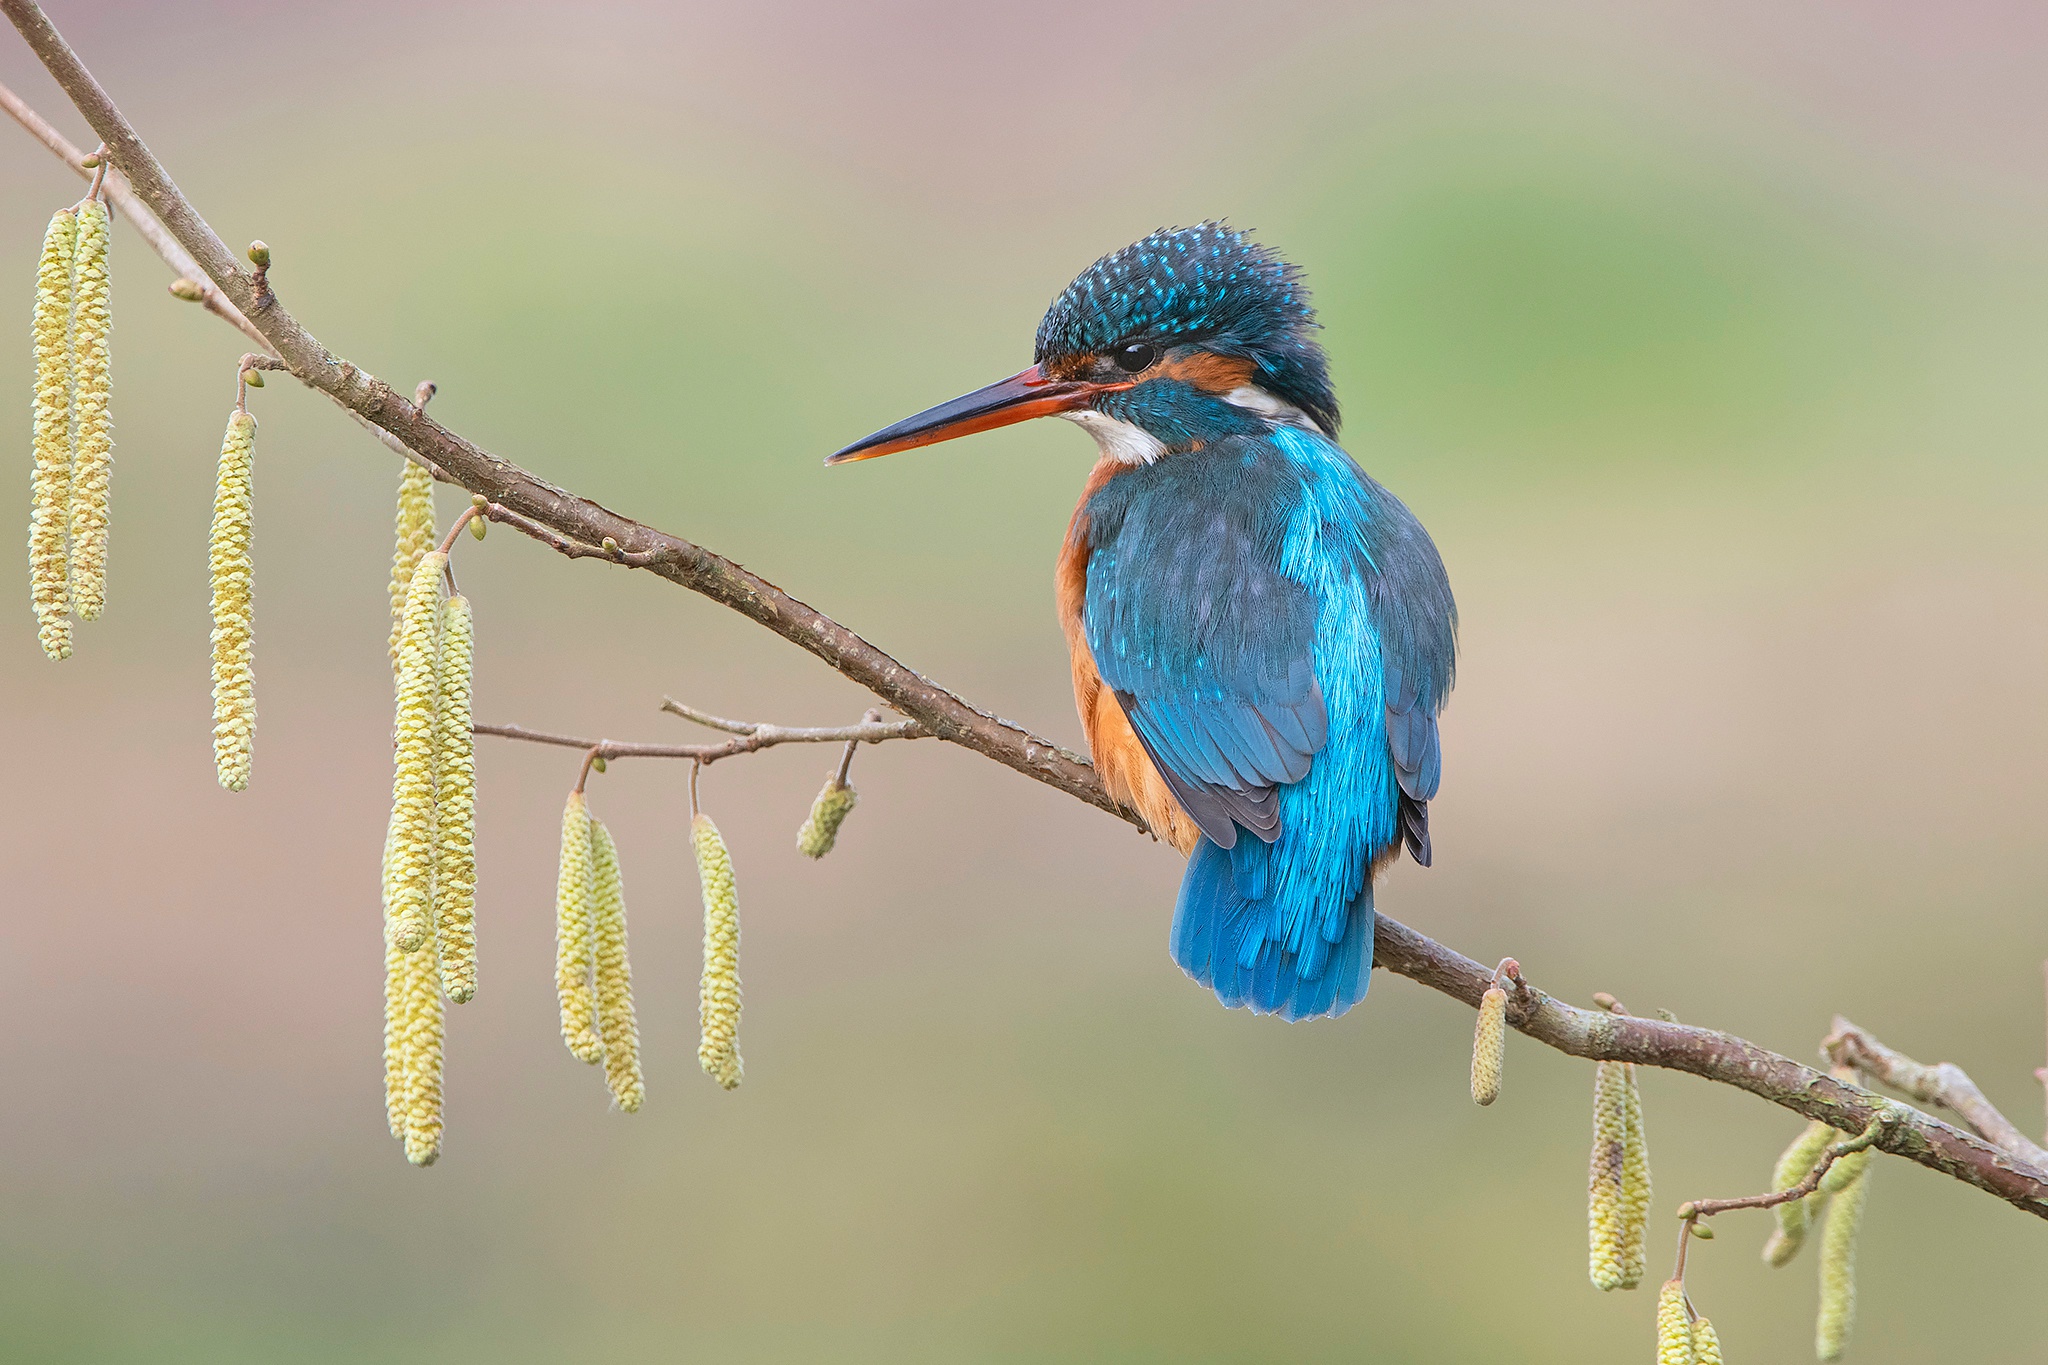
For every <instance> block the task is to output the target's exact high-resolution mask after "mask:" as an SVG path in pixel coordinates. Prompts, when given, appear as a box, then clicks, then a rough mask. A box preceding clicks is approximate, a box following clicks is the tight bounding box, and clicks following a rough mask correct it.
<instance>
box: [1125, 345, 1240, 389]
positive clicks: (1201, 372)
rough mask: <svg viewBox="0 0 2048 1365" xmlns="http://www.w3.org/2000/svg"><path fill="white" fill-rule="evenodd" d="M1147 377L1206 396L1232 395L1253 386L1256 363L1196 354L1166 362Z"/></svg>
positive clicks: (1205, 352) (1200, 353)
mask: <svg viewBox="0 0 2048 1365" xmlns="http://www.w3.org/2000/svg"><path fill="white" fill-rule="evenodd" d="M1145 377H1146V378H1147V379H1151V378H1155V377H1156V378H1159V379H1178V380H1180V381H1181V382H1182V383H1183V384H1186V385H1188V386H1189V387H1190V388H1196V389H1201V390H1202V391H1203V392H1205V393H1229V392H1230V391H1231V390H1232V389H1238V388H1243V387H1244V386H1245V385H1247V384H1249V383H1251V382H1252V362H1251V361H1249V360H1246V359H1245V358H1243V357H1242V356H1234V355H1212V354H1210V353H1209V352H1207V351H1195V352H1193V353H1192V354H1189V355H1184V356H1176V357H1173V358H1171V359H1168V360H1166V361H1164V362H1162V363H1161V364H1159V365H1158V366H1157V367H1155V368H1154V369H1153V370H1152V371H1151V373H1149V374H1147V375H1146V376H1145Z"/></svg>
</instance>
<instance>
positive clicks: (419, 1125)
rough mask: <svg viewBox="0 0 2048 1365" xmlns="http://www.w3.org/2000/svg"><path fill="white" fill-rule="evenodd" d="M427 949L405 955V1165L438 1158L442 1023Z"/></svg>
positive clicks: (431, 958) (429, 946)
mask: <svg viewBox="0 0 2048 1365" xmlns="http://www.w3.org/2000/svg"><path fill="white" fill-rule="evenodd" d="M434 959H435V953H434V948H433V944H432V943H431V942H429V943H428V944H427V945H426V946H425V947H423V948H421V949H420V950H419V951H417V952H411V953H406V954H405V1064H406V1075H405V1111H406V1112H405V1159H406V1160H407V1161H410V1162H411V1163H412V1164H413V1165H415V1166H431V1165H432V1164H433V1163H434V1158H435V1157H438V1156H439V1155H440V1154H441V1064H442V1043H443V1040H444V1038H445V1037H446V1027H445V1025H446V1020H445V1017H444V1013H443V1006H442V1003H441V981H440V974H439V972H438V971H437V970H436V968H435V961H434Z"/></svg>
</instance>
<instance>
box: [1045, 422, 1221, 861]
mask: <svg viewBox="0 0 2048 1365" xmlns="http://www.w3.org/2000/svg"><path fill="white" fill-rule="evenodd" d="M1124 468H1125V466H1124V465H1122V464H1120V463H1118V462H1117V461H1115V460H1112V459H1110V458H1109V457H1108V456H1104V457H1103V458H1102V459H1100V460H1098V461H1097V462H1096V464H1095V468H1094V470H1093V471H1092V472H1091V473H1090V474H1089V475H1088V485H1087V487H1086V488H1084V489H1083V490H1082V492H1081V502H1080V505H1079V506H1077V507H1075V508H1074V519H1073V521H1072V522H1070V523H1069V524H1068V526H1067V543H1066V545H1065V546H1064V547H1063V548H1062V549H1061V550H1060V559H1059V567H1058V570H1057V574H1056V585H1055V586H1056V588H1057V592H1058V600H1059V612H1060V626H1061V628H1062V629H1063V630H1065V632H1066V635H1067V654H1068V657H1069V659H1070V660H1071V662H1072V664H1073V668H1074V706H1075V708H1076V709H1077V710H1079V711H1080V713H1081V728H1082V729H1083V730H1084V731H1086V732H1087V735H1088V752H1089V755H1090V756H1091V757H1092V758H1093V759H1094V760H1095V770H1096V771H1097V772H1099V773H1101V774H1102V785H1103V786H1104V788H1106V789H1107V790H1108V792H1109V795H1110V799H1111V800H1113V801H1115V802H1117V803H1118V804H1119V805H1122V806H1126V807H1129V808H1130V809H1132V810H1135V811H1136V812H1138V814H1139V815H1140V816H1141V817H1142V818H1143V819H1144V821H1145V824H1146V826H1147V827H1148V828H1149V829H1150V830H1151V831H1152V832H1153V833H1154V834H1155V835H1157V836H1158V837H1160V838H1161V839H1164V840H1166V842H1168V843H1170V844H1172V845H1173V846H1174V847H1175V848H1177V849H1179V850H1180V851H1181V852H1182V853H1187V852H1190V851H1191V850H1192V849H1193V848H1194V846H1195V841H1196V840H1197V839H1198V838H1200V837H1201V831H1200V830H1199V829H1197V828H1196V827H1195V822H1194V821H1192V820H1190V819H1188V816H1187V812H1186V811H1184V810H1182V809H1181V808H1180V802H1178V801H1176V800H1174V799H1173V792H1172V791H1171V790H1169V789H1168V787H1167V785H1166V779H1165V778H1163V777H1161V776H1160V775H1159V769H1158V768H1157V767H1155V766H1154V765H1153V763H1152V758H1151V756H1150V755H1149V754H1147V753H1146V752H1145V746H1144V745H1143V744H1141V743H1139V742H1138V736H1137V732H1136V731H1134V730H1132V729H1131V721H1130V717H1128V716H1126V715H1125V714H1124V708H1123V706H1122V705H1121V704H1119V703H1118V701H1117V699H1116V694H1115V693H1114V692H1112V691H1111V690H1110V689H1109V688H1107V687H1104V686H1103V685H1102V675H1101V674H1100V673H1098V672H1097V671H1096V669H1095V655H1094V654H1093V653H1091V652H1090V651H1089V649H1088V638H1087V634H1086V632H1085V631H1084V630H1083V628H1082V624H1081V608H1082V604H1083V603H1084V601H1085V600H1086V598H1087V595H1088V538H1087V529H1088V526H1087V517H1086V512H1085V509H1086V508H1087V506H1088V499H1089V498H1090V497H1092V496H1094V494H1095V491H1096V490H1097V489H1098V488H1100V487H1102V485H1103V484H1105V483H1107V482H1108V481H1109V480H1110V479H1111V478H1114V477H1115V476H1116V474H1117V473H1118V472H1119V471H1121V470H1122V469H1124Z"/></svg>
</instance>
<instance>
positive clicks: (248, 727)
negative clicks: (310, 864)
mask: <svg viewBox="0 0 2048 1365" xmlns="http://www.w3.org/2000/svg"><path fill="white" fill-rule="evenodd" d="M255 456H256V419H255V418H254V417H251V416H250V415H249V414H248V413H246V412H244V411H242V410H241V409H240V408H237V409H235V411H233V412H231V413H229V414H228V430H227V434H226V435H225V436H224V437H222V438H221V443H220V474H219V479H218V481H217V482H216V483H215V485H214V491H213V534H212V536H211V538H210V539H209V540H208V542H207V547H206V558H207V567H208V569H209V571H210V572H211V574H212V578H213V765H214V768H215V770H216V771H217V773H218V774H219V776H220V784H221V786H223V787H226V788H227V789H228V790H229V791H231V792H238V791H243V790H246V789H247V788H248V786H249V768H250V763H251V759H252V756H253V754H254V749H255V742H256V662H255V636H254V626H255V598H254V596H253V573H254V567H253V561H252V560H251V558H250V554H249V545H250V539H251V536H252V534H253V530H254V525H255V522H254V512H255V502H254V495H253V485H252V480H253V477H254V472H255Z"/></svg>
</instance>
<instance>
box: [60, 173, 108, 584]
mask: <svg viewBox="0 0 2048 1365" xmlns="http://www.w3.org/2000/svg"><path fill="white" fill-rule="evenodd" d="M108 226H109V220H108V218H107V206H106V205H105V204H102V203H101V202H99V201H98V200H97V199H88V200H86V201H85V203H84V204H83V205H82V206H81V207H80V208H79V210H78V251H77V254H76V255H75V256H74V257H73V260H72V277H73V280H74V283H73V286H72V296H71V308H72V313H71V317H72V323H71V382H72V390H73V393H74V398H73V400H72V415H73V419H74V425H75V428H76V436H75V442H76V444H75V447H74V450H75V453H74V455H73V457H72V462H71V499H70V503H71V505H70V511H69V517H70V522H71V606H72V609H73V610H75V611H76V612H77V613H78V619H79V620H81V621H96V620H98V619H99V614H100V611H101V610H102V609H103V608H104V607H105V606H106V604H107V481H108V477H109V476H110V475H111V474H112V472H113V465H114V428H113V423H112V422H111V421H110V420H109V419H108V417H107V398H108V395H109V393H110V392H111V390H112V385H111V383H110V377H109V364H108V362H109V357H110V353H109V350H108V342H109V339H110V337H111V335H112V332H113V315H112V313H111V312H109V311H108V307H107V238H108V236H109V233H108Z"/></svg>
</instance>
